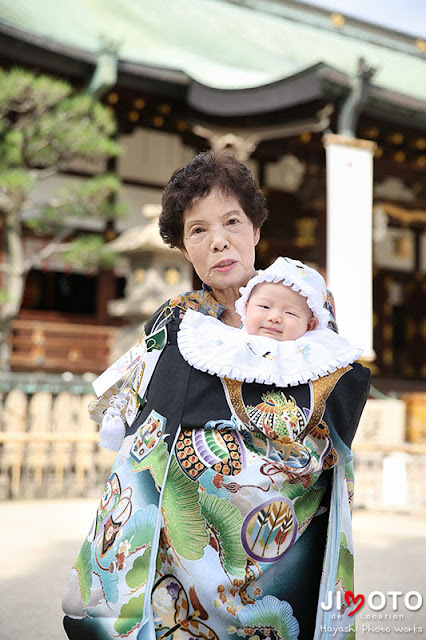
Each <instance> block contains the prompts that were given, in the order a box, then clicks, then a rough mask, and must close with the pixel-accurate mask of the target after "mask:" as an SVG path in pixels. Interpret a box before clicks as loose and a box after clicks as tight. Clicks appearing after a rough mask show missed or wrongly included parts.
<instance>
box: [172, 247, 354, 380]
mask: <svg viewBox="0 0 426 640" xmlns="http://www.w3.org/2000/svg"><path fill="white" fill-rule="evenodd" d="M240 293H241V297H240V298H239V299H238V300H237V302H236V303H235V308H236V310H237V312H238V314H239V315H240V316H241V318H242V320H243V325H242V328H241V329H237V328H235V327H229V326H227V325H226V324H224V323H222V322H220V320H218V319H217V318H213V317H210V316H205V315H203V314H201V313H198V312H196V311H192V310H191V309H188V310H187V311H186V313H185V316H184V318H183V320H182V323H181V325H180V329H179V332H178V346H179V350H180V352H181V355H182V356H183V358H184V359H185V360H186V361H187V362H188V363H189V364H190V365H192V366H194V367H195V368H196V369H200V370H202V371H206V372H208V373H212V374H216V375H218V376H219V377H221V378H223V377H226V378H233V379H235V380H240V381H247V382H253V381H257V382H259V383H265V384H275V385H277V386H281V387H286V386H293V385H297V384H301V383H306V382H309V381H310V380H316V379H317V378H318V377H321V376H324V375H327V374H328V373H332V372H333V371H336V369H338V368H341V367H346V366H347V365H348V364H350V363H351V362H354V361H355V360H357V359H358V358H359V357H360V355H361V354H362V350H361V349H357V348H356V347H355V346H354V345H352V344H351V343H350V342H349V341H348V340H346V339H345V338H344V337H343V336H341V335H339V334H337V333H335V332H334V331H333V330H332V329H330V328H328V327H329V321H330V312H329V311H328V310H327V309H326V308H325V307H324V303H325V302H326V300H327V289H326V286H325V281H324V278H323V277H322V276H321V275H320V274H319V273H318V271H316V270H315V269H312V268H311V267H308V266H307V265H304V264H303V263H302V262H300V261H299V260H291V259H290V258H282V257H280V258H277V260H275V262H274V263H273V264H272V265H271V266H269V267H268V268H267V269H265V270H263V271H261V270H260V271H258V273H257V274H256V275H255V276H254V277H253V278H251V280H249V282H248V283H247V285H246V286H245V287H242V288H241V289H240Z"/></svg>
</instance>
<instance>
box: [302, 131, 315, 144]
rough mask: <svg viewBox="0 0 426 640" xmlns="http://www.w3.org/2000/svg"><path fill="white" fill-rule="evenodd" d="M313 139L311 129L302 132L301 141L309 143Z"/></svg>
mask: <svg viewBox="0 0 426 640" xmlns="http://www.w3.org/2000/svg"><path fill="white" fill-rule="evenodd" d="M311 139H312V134H311V133H309V131H304V132H303V133H301V134H300V141H301V142H303V143H304V144H307V143H308V142H310V141H311Z"/></svg>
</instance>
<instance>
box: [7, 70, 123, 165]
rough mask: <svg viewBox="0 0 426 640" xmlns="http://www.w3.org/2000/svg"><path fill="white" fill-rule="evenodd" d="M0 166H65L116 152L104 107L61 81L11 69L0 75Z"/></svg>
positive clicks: (110, 119) (111, 124) (113, 127)
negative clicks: (78, 160) (72, 162)
mask: <svg viewBox="0 0 426 640" xmlns="http://www.w3.org/2000/svg"><path fill="white" fill-rule="evenodd" d="M0 105H1V106H0V120H1V126H0V170H4V169H6V168H8V167H19V166H25V167H27V168H31V167H58V168H61V167H65V166H66V165H67V164H69V163H70V162H71V161H73V160H77V159H80V160H91V161H96V160H100V159H103V158H107V157H111V156H117V155H118V154H119V153H120V145H119V144H118V143H117V142H116V141H115V140H114V139H113V136H114V134H115V132H116V124H115V121H114V118H113V116H112V115H111V114H110V112H109V111H108V109H107V108H106V107H105V106H103V105H102V104H101V103H99V102H97V101H96V100H94V99H93V97H92V96H90V95H88V94H85V93H76V92H74V90H73V88H72V87H71V85H69V84H68V83H66V82H63V81H62V80H57V79H55V78H52V77H49V76H45V75H35V74H34V73H32V72H31V71H25V70H23V69H12V70H11V71H4V72H2V73H1V74H0Z"/></svg>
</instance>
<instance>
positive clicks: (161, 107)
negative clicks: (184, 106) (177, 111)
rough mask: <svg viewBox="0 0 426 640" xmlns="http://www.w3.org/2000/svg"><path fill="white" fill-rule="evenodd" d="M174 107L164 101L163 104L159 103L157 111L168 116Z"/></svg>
mask: <svg viewBox="0 0 426 640" xmlns="http://www.w3.org/2000/svg"><path fill="white" fill-rule="evenodd" d="M171 110H172V108H171V106H170V105H169V104H166V103H163V104H159V105H158V107H157V111H158V112H159V113H162V114H163V116H168V115H169V113H170V112H171Z"/></svg>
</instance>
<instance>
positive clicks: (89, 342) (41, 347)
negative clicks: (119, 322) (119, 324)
mask: <svg viewBox="0 0 426 640" xmlns="http://www.w3.org/2000/svg"><path fill="white" fill-rule="evenodd" d="M116 334H117V328H116V327H106V326H98V325H96V326H94V325H88V324H70V323H65V322H45V321H40V320H14V322H13V323H12V333H11V336H10V350H11V356H10V357H11V360H10V363H11V367H12V369H13V370H15V371H37V370H40V371H46V372H54V371H58V372H62V371H71V372H72V373H85V372H86V371H91V372H93V373H102V371H104V370H105V369H106V367H107V366H108V364H109V356H110V352H111V347H112V344H113V341H114V338H115V336H116Z"/></svg>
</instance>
